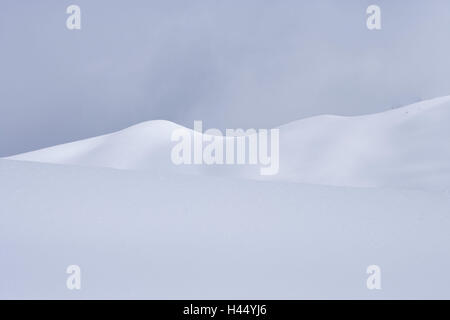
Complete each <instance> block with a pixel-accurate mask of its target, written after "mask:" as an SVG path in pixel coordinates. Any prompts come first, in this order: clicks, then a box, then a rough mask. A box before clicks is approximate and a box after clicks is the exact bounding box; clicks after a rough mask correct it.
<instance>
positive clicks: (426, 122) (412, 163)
mask: <svg viewBox="0 0 450 320" xmlns="http://www.w3.org/2000/svg"><path fill="white" fill-rule="evenodd" d="M179 128H182V127H181V126H179V125H177V124H174V123H172V122H168V121H162V120H157V121H149V122H144V123H141V124H138V125H135V126H132V127H130V128H127V129H125V130H122V131H119V132H116V133H112V134H108V135H104V136H99V137H95V138H91V139H86V140H81V141H77V142H73V143H67V144H63V145H59V146H55V147H50V148H46V149H42V150H38V151H34V152H29V153H25V154H20V155H16V156H13V157H10V158H9V159H15V160H28V161H38V162H48V163H57V164H76V165H89V166H100V167H109V168H117V169H133V170H151V171H155V172H160V173H162V172H173V173H193V172H195V173H208V174H217V175H238V176H245V177H253V178H256V179H259V178H261V177H259V175H258V172H259V171H258V169H257V168H255V167H253V168H252V167H251V166H246V167H244V168H243V167H242V166H237V165H234V166H220V167H219V166H209V167H208V166H206V165H203V166H195V165H179V166H175V165H174V164H173V163H172V162H171V160H170V154H171V149H172V147H173V146H174V145H175V144H176V143H175V142H172V141H171V134H172V132H173V130H175V129H179ZM206 129H208V128H204V130H206ZM255 129H258V128H255ZM279 129H280V171H279V173H278V175H274V176H270V177H267V176H266V177H264V178H265V179H269V180H284V181H295V182H305V183H312V184H324V185H335V186H357V187H405V188H422V189H444V188H448V187H450V147H449V138H450V96H447V97H442V98H437V99H433V100H428V101H423V102H419V103H415V104H412V105H409V106H406V107H403V108H399V109H395V110H390V111H387V112H383V113H378V114H373V115H366V116H357V117H342V116H330V115H324V116H317V117H313V118H308V119H304V120H299V121H295V122H292V123H289V124H286V125H283V126H281V127H279ZM187 130H190V129H187ZM190 131H191V134H192V130H190ZM225 167H226V168H225ZM224 169H226V170H224Z"/></svg>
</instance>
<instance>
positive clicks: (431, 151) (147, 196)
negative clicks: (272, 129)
mask: <svg viewBox="0 0 450 320" xmlns="http://www.w3.org/2000/svg"><path fill="white" fill-rule="evenodd" d="M179 128H181V127H180V126H178V125H176V124H174V123H171V122H168V121H149V122H145V123H142V124H139V125H136V126H133V127H130V128H127V129H125V130H122V131H119V132H116V133H113V134H109V135H105V136H100V137H95V138H91V139H87V140H82V141H77V142H73V143H69V144H64V145H59V146H55V147H51V148H47V149H42V150H38V151H35V152H30V153H26V154H21V155H17V156H14V157H10V158H9V159H1V160H0V196H1V202H0V221H1V223H0V272H1V274H2V280H1V281H0V298H2V299H13V298H18V299H23V298H37V299H47V298H56V299H90V298H97V299H106V298H123V299H128V298H138V299H141V298H142V299H303V298H305V299H315V298H327V299H347V298H356V299H390V298H395V299H410V298H423V299H428V298H436V299H450V273H449V270H450V232H449V230H450V191H449V190H450V144H449V140H450V139H449V138H450V97H443V98H438V99H434V100H429V101H424V102H421V103H416V104H413V105H410V106H407V107H404V108H399V109H395V110H391V111H388V112H384V113H379V114H373V115H367V116H359V117H338V116H319V117H314V118H309V119H305V120H300V121H296V122H292V123H289V124H286V125H283V126H281V127H280V128H279V129H280V172H279V174H278V175H275V176H266V177H262V176H259V175H258V174H256V173H257V172H258V170H257V169H258V168H256V167H252V166H231V167H229V168H226V170H224V169H223V168H221V167H219V166H211V167H208V166H205V165H204V166H186V165H180V166H175V165H174V164H172V162H171V160H170V153H171V149H172V147H173V145H174V144H175V143H174V142H172V141H171V140H170V138H171V134H172V132H173V130H175V129H179ZM204 129H208V128H204ZM191 134H193V133H192V132H191ZM18 160H26V161H18ZM116 169H126V170H116ZM73 264H75V265H79V266H80V267H81V270H82V288H81V290H79V291H77V290H74V291H71V290H68V289H67V288H66V279H67V277H68V275H67V274H66V273H65V272H66V268H67V266H69V265H73ZM373 264H375V265H378V266H380V267H381V276H382V278H381V279H382V280H381V283H382V290H368V289H367V288H366V279H367V277H368V275H367V274H366V268H367V267H368V266H369V265H373Z"/></svg>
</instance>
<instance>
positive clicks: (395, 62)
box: [0, 0, 450, 156]
mask: <svg viewBox="0 0 450 320" xmlns="http://www.w3.org/2000/svg"><path fill="white" fill-rule="evenodd" d="M70 4H77V5H79V6H80V7H81V15H82V17H81V20H82V21H81V26H82V29H81V30H72V31H71V30H68V29H67V28H66V19H67V17H68V15H67V14H66V8H67V6H68V5H70ZM370 4H378V5H379V6H380V7H381V14H382V16H381V18H382V30H379V31H369V30H368V29H367V28H366V16H367V15H366V8H367V7H368V5H370ZM449 35H450V1H448V0H429V1H418V0H417V1H416V0H414V1H406V0H403V1H401V0H397V1H392V0H389V1H382V0H379V1H365V0H348V1H338V0H315V1H312V0H311V1H300V0H279V1H274V0H270V1H269V0H234V1H233V0H227V1H223V0H198V1H195V0H189V1H186V0H179V1H171V0H164V1H163V0H158V1H148V0H146V1H144V0H143V1H137V0H116V1H111V0H95V1H92V0H73V1H63V0H51V1H50V0H39V1H31V0H28V1H26V0H2V1H1V3H0V156H7V155H12V154H16V153H20V152H24V151H31V150H35V149H39V148H42V147H46V146H51V145H55V144H60V143H64V142H69V141H74V140H78V139H82V138H87V137H92V136H96V135H99V134H104V133H109V132H112V131H116V130H120V129H123V128H125V127H127V126H130V125H133V124H136V123H139V122H142V121H146V120H152V119H167V120H171V121H174V122H177V123H180V124H183V125H185V126H189V127H192V126H193V121H194V120H203V121H204V128H211V127H218V128H221V129H223V128H225V127H227V128H236V127H243V128H249V127H254V128H270V127H273V126H277V125H280V124H283V123H287V122H289V121H293V120H296V119H300V118H304V117H308V116H312V115H318V114H323V113H333V114H340V115H358V114H367V113H373V112H377V111H383V110H387V109H390V108H392V107H398V106H401V105H404V104H409V103H412V102H415V101H417V100H419V99H427V98H433V97H436V96H443V95H449V94H450V58H449V57H450V41H449V39H450V37H449Z"/></svg>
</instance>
